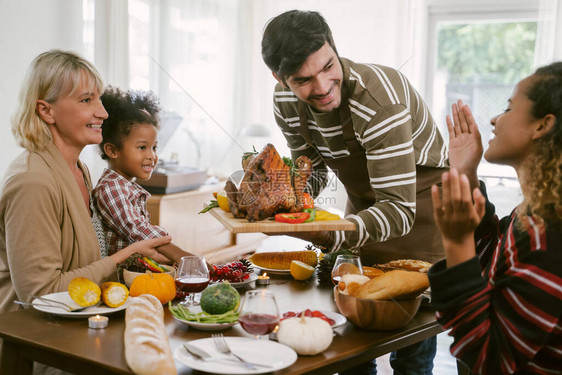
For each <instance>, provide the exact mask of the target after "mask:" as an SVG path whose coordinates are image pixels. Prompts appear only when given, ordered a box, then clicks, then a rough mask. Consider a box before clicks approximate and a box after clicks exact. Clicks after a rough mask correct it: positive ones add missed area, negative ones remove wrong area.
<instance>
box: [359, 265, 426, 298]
mask: <svg viewBox="0 0 562 375" xmlns="http://www.w3.org/2000/svg"><path fill="white" fill-rule="evenodd" d="M428 287H429V279H428V278H427V274H425V273H421V272H413V271H403V270H393V271H388V272H385V273H383V274H382V275H381V276H377V277H375V278H373V279H370V280H369V281H367V282H366V283H365V284H363V285H361V286H360V287H358V288H357V289H356V290H353V292H354V293H350V294H351V295H353V296H355V297H358V298H369V299H407V298H414V297H416V296H417V295H418V294H420V293H421V292H423V291H424V290H426V289H427V288H428ZM350 292H351V291H350Z"/></svg>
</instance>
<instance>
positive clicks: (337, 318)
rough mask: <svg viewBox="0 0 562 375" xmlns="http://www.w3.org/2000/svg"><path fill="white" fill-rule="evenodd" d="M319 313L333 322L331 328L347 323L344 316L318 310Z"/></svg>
mask: <svg viewBox="0 0 562 375" xmlns="http://www.w3.org/2000/svg"><path fill="white" fill-rule="evenodd" d="M320 312H321V313H322V314H324V315H326V317H328V318H330V319H332V320H333V321H334V325H333V326H332V328H338V327H341V326H343V325H344V324H345V323H346V322H347V318H346V317H345V316H343V315H342V314H340V313H337V312H335V311H324V310H320Z"/></svg>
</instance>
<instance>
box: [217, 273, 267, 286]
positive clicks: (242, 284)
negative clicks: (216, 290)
mask: <svg viewBox="0 0 562 375" xmlns="http://www.w3.org/2000/svg"><path fill="white" fill-rule="evenodd" d="M257 279H258V275H256V274H255V273H253V272H252V273H251V274H250V277H249V278H248V279H247V280H244V281H240V282H238V283H230V285H232V286H233V287H234V288H242V287H244V286H245V285H247V284H249V283H251V282H252V281H256V280H257ZM219 283H222V281H211V284H219Z"/></svg>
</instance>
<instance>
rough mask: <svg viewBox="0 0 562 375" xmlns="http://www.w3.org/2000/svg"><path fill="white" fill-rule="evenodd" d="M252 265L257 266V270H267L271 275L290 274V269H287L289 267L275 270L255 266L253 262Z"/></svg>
mask: <svg viewBox="0 0 562 375" xmlns="http://www.w3.org/2000/svg"><path fill="white" fill-rule="evenodd" d="M252 267H254V268H257V269H258V270H262V271H264V272H267V273H269V274H271V275H290V274H291V270H289V269H286V270H277V269H275V268H265V267H260V266H256V265H255V264H252ZM262 274H263V273H262Z"/></svg>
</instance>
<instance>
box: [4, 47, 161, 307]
mask: <svg viewBox="0 0 562 375" xmlns="http://www.w3.org/2000/svg"><path fill="white" fill-rule="evenodd" d="M103 90H104V83H103V81H102V79H101V77H100V75H99V73H98V72H97V70H96V68H95V67H94V66H93V65H92V64H91V63H89V62H88V61H86V60H84V59H83V58H81V57H80V56H78V55H76V54H74V53H71V52H65V51H59V50H53V51H49V52H45V53H43V54H41V55H39V56H38V57H37V58H35V60H34V61H33V62H32V64H31V66H30V68H29V71H28V73H27V76H26V78H25V81H24V83H23V86H22V89H21V93H20V98H19V104H18V108H17V111H16V113H15V114H14V116H13V119H12V132H13V134H14V136H15V138H16V140H17V142H18V144H19V145H20V146H21V147H23V148H24V149H25V150H24V151H23V152H22V153H21V154H20V155H19V156H18V157H17V158H16V159H15V160H14V161H13V162H12V163H11V164H10V166H9V167H8V171H7V173H6V175H5V178H4V181H3V184H2V191H1V196H0V312H5V311H8V310H13V309H16V305H15V304H13V303H12V301H13V300H14V299H18V300H23V301H28V302H29V301H30V300H31V297H30V296H32V295H44V294H48V293H54V292H61V291H66V290H67V287H68V284H69V282H70V281H71V280H72V279H73V278H75V277H78V276H83V277H87V278H89V279H90V280H92V281H94V282H96V283H101V282H103V281H105V280H107V279H111V278H114V277H115V274H116V272H115V271H116V265H117V263H119V262H122V261H124V260H125V259H126V258H127V257H128V256H129V255H131V254H132V253H134V252H140V253H143V254H145V255H148V256H151V257H155V258H156V259H158V260H163V259H166V258H165V257H163V256H162V255H160V254H159V253H158V252H157V250H156V247H158V246H162V245H164V244H167V243H169V242H170V237H168V236H166V237H160V238H156V239H151V240H146V241H140V242H137V243H135V244H133V245H130V246H128V247H126V248H124V249H122V250H121V251H119V252H117V253H115V254H113V255H111V256H102V255H105V254H104V253H105V252H106V249H105V243H104V240H103V229H102V227H101V225H100V221H99V218H98V216H97V214H96V211H95V207H94V205H93V204H92V198H91V195H90V191H91V189H92V183H91V181H90V175H89V172H88V170H87V168H86V166H85V165H84V164H82V163H81V162H80V160H79V156H80V152H81V151H82V149H83V148H84V147H85V146H86V145H89V144H98V143H100V142H101V140H102V134H101V126H102V123H103V121H104V120H105V119H106V118H107V112H106V111H105V109H104V107H103V105H102V103H101V100H100V95H101V94H102V93H103Z"/></svg>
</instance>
